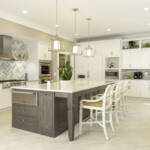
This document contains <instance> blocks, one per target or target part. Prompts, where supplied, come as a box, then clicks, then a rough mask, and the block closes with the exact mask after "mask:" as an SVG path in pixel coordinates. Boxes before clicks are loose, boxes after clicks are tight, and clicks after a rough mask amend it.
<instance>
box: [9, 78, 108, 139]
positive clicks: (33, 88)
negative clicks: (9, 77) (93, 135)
mask: <svg viewBox="0 0 150 150" xmlns="http://www.w3.org/2000/svg"><path fill="white" fill-rule="evenodd" d="M108 84H111V82H105V81H101V82H100V81H86V80H76V81H72V83H71V84H70V85H68V86H62V85H61V83H60V82H55V83H52V84H51V86H50V87H47V85H46V84H38V83H33V84H28V85H26V86H20V87H12V126H13V127H15V128H20V129H24V130H28V131H32V132H36V133H39V134H43V135H47V136H50V137H56V136H57V135H59V134H61V133H62V132H64V131H65V130H67V129H68V136H69V140H70V141H73V140H74V127H75V124H76V123H78V121H79V104H80V100H82V99H89V98H90V97H91V96H93V95H96V94H98V93H103V92H104V90H105V88H106V86H107V85H108ZM88 116H89V112H88V111H85V112H84V118H85V117H88Z"/></svg>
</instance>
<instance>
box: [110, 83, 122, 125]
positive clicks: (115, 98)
mask: <svg viewBox="0 0 150 150" xmlns="http://www.w3.org/2000/svg"><path fill="white" fill-rule="evenodd" d="M120 86H121V82H118V83H116V84H115V86H114V95H113V102H112V110H113V112H114V114H115V120H116V122H117V124H119V123H120V122H119V110H120V99H121V95H120Z"/></svg>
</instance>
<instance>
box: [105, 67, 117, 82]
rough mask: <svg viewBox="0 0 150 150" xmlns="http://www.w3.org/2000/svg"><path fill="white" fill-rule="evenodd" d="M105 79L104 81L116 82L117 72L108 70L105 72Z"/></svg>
mask: <svg viewBox="0 0 150 150" xmlns="http://www.w3.org/2000/svg"><path fill="white" fill-rule="evenodd" d="M105 79H106V80H117V79H119V70H115V69H110V70H109V69H108V70H106V71H105Z"/></svg>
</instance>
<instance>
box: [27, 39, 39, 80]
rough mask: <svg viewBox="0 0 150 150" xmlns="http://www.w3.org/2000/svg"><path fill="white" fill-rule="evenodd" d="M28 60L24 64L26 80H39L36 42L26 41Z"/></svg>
mask: <svg viewBox="0 0 150 150" xmlns="http://www.w3.org/2000/svg"><path fill="white" fill-rule="evenodd" d="M25 44H27V45H28V54H29V58H28V60H27V61H26V62H25V63H26V69H25V72H26V73H27V74H28V80H39V60H38V41H26V42H25Z"/></svg>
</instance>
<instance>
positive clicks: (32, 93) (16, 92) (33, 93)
mask: <svg viewBox="0 0 150 150" xmlns="http://www.w3.org/2000/svg"><path fill="white" fill-rule="evenodd" d="M13 93H15V94H28V95H36V93H35V92H20V91H13Z"/></svg>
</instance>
